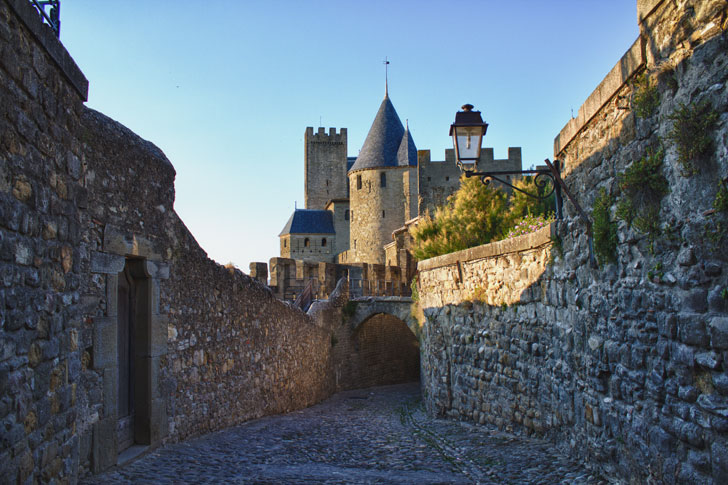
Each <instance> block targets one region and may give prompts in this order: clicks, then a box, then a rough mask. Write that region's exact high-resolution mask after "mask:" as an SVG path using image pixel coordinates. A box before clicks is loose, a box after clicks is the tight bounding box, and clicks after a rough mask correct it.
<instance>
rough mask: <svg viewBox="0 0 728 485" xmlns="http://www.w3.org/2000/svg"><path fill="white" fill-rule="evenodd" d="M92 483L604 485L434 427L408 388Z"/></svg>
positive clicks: (207, 439)
mask: <svg viewBox="0 0 728 485" xmlns="http://www.w3.org/2000/svg"><path fill="white" fill-rule="evenodd" d="M86 483H98V484H109V483H155V484H156V483H418V484H422V483H498V484H504V483H514V484H516V483H539V484H547V483H582V484H597V483H603V482H602V481H601V480H600V479H598V478H597V477H593V476H591V475H590V474H589V473H588V472H587V471H586V470H585V469H584V468H583V467H582V466H580V465H579V464H577V463H574V462H573V461H570V460H568V459H565V458H564V457H562V456H560V455H558V454H556V453H554V451H552V447H551V446H550V445H549V444H548V443H545V442H543V441H539V440H535V439H531V438H524V437H519V436H514V435H511V434H507V433H502V432H499V431H495V430H493V429H489V428H487V427H484V426H478V427H476V426H473V425H470V424H466V423H459V422H453V421H445V420H436V419H432V418H429V417H428V416H427V415H426V414H425V412H424V410H423V408H422V405H421V401H420V395H419V386H418V385H417V384H405V385H397V386H385V387H378V388H371V389H363V390H356V391H347V392H342V393H340V394H337V395H335V396H334V397H332V398H331V399H329V400H327V401H325V402H324V403H322V404H319V405H317V406H313V407H311V408H308V409H304V410H301V411H297V412H293V413H290V414H287V415H283V416H271V417H266V418H263V419H259V420H256V421H252V422H249V423H246V424H243V425H240V426H236V427H234V428H230V429H227V430H224V431H220V432H216V433H211V434H208V435H206V436H203V437H200V438H197V439H193V440H190V441H187V442H184V443H178V444H174V445H170V446H166V447H163V448H160V449H158V450H156V451H154V452H153V453H150V454H149V455H147V456H144V457H142V458H141V459H139V460H137V461H135V462H133V463H131V464H129V465H127V466H125V467H122V468H120V469H117V470H114V471H112V472H109V473H105V474H102V475H98V476H95V477H93V480H90V481H87V482H86Z"/></svg>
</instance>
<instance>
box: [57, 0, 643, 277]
mask: <svg viewBox="0 0 728 485" xmlns="http://www.w3.org/2000/svg"><path fill="white" fill-rule="evenodd" d="M61 22H62V28H61V40H62V41H63V43H64V44H65V46H66V48H67V49H68V51H69V52H70V53H71V55H72V56H73V58H74V59H75V60H76V63H77V64H78V65H79V67H80V68H81V70H82V71H83V72H84V73H85V75H86V77H87V78H88V79H89V81H90V88H89V101H88V106H90V107H92V108H94V109H97V110H99V111H101V112H103V113H104V114H106V115H108V116H110V117H112V118H114V119H116V120H118V121H120V122H121V123H123V124H124V125H126V126H127V127H129V128H130V129H132V130H133V131H135V132H136V133H137V134H139V135H140V136H142V137H143V138H146V139H148V140H150V141H152V142H153V143H155V144H156V145H158V146H159V147H160V148H161V149H162V150H163V151H164V152H165V154H166V155H167V157H168V158H169V159H170V160H171V161H172V163H173V164H174V166H175V168H176V170H177V179H176V192H177V199H176V202H175V209H176V210H177V213H178V214H179V215H180V217H181V218H182V220H183V221H184V222H185V224H186V225H187V227H188V228H189V229H190V230H191V231H192V233H193V234H194V236H195V237H196V238H197V241H198V242H199V243H200V244H201V245H202V247H203V248H204V249H205V250H206V251H207V252H208V254H209V255H210V257H211V258H213V259H215V260H216V261H218V262H220V263H227V262H233V263H235V264H236V265H238V266H239V267H240V268H241V269H242V270H243V271H245V272H247V271H248V263H249V262H250V261H265V262H267V261H268V259H269V258H271V257H273V256H278V237H277V236H278V233H279V232H280V230H281V229H282V228H283V226H284V224H285V223H286V221H287V220H288V217H289V216H290V215H291V213H292V211H293V208H294V201H298V205H299V207H303V134H304V131H305V128H306V126H319V120H322V125H323V126H325V127H337V128H341V127H346V128H348V131H349V155H351V156H354V155H356V154H357V153H358V151H359V149H360V148H361V145H362V143H363V142H364V138H365V137H366V134H367V131H368V129H369V126H370V124H371V122H372V121H373V119H374V115H375V113H376V111H377V108H378V107H379V104H380V102H381V101H382V98H383V96H384V66H383V64H382V61H383V60H384V58H385V56H387V57H388V58H389V60H390V61H391V64H390V66H389V94H390V98H391V99H392V102H393V104H394V106H395V108H396V109H397V112H398V113H399V115H400V118H402V120H403V121H404V120H405V119H408V120H409V126H410V130H411V132H412V135H413V138H414V140H415V144H416V145H417V148H418V149H420V150H422V149H430V150H432V159H433V160H442V159H443V158H444V150H445V148H446V147H450V146H451V141H450V139H449V138H448V128H449V125H450V123H452V121H453V120H454V116H455V112H456V111H457V110H458V108H459V107H460V106H461V105H462V104H464V103H472V104H473V105H475V107H476V109H480V110H481V111H482V112H483V115H484V119H485V120H486V121H487V122H488V123H490V126H489V128H488V134H487V137H486V140H485V142H484V145H485V146H489V147H494V148H495V156H496V157H497V158H504V157H506V156H507V148H508V147H509V146H521V147H522V148H523V157H524V166H526V167H527V166H530V165H535V164H539V163H541V162H542V161H543V159H544V158H547V157H548V158H552V156H553V139H554V137H555V135H556V134H557V133H558V132H559V131H560V130H561V128H562V127H563V126H564V124H565V123H566V122H567V121H568V120H569V117H570V116H571V112H572V111H571V110H572V109H573V111H574V113H576V112H577V110H578V108H579V106H580V105H581V104H582V102H583V101H584V100H585V99H586V97H587V96H588V95H589V94H590V93H591V91H592V90H593V89H594V88H595V87H596V86H597V84H598V83H599V82H600V81H601V80H602V78H603V77H604V76H605V75H606V73H607V72H608V71H609V70H610V69H611V68H612V66H614V64H615V63H616V62H617V61H618V60H619V58H620V57H621V56H622V54H624V52H626V50H627V49H628V48H629V46H630V45H631V44H632V42H633V41H634V40H635V39H636V38H637V35H638V28H637V14H636V0H608V1H605V0H511V1H503V0H480V1H476V0H471V1H457V0H449V1H445V0H442V1H430V0H417V1H411V0H401V1H398V0H389V1H379V0H357V1H353V0H329V1H326V2H323V1H307V0H288V1H283V0H266V1H262V0H261V1H247V0H239V1H234V0H197V1H192V0H176V1H174V2H173V1H171V0H169V1H167V0H117V1H111V0H103V1H100V0H64V1H63V2H62V3H61Z"/></svg>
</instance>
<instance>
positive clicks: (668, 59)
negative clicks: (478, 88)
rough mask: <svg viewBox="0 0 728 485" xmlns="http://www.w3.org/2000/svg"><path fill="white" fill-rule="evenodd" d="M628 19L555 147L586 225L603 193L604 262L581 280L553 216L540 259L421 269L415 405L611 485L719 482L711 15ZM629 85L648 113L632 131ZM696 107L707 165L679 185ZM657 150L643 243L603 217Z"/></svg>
mask: <svg viewBox="0 0 728 485" xmlns="http://www.w3.org/2000/svg"><path fill="white" fill-rule="evenodd" d="M646 3H650V5H649V6H645V5H644V4H646ZM639 7H640V9H639V11H640V12H641V17H640V19H641V21H642V22H641V24H640V30H641V37H640V39H638V41H637V42H636V43H635V44H634V45H633V46H632V48H630V49H629V50H628V52H627V54H625V56H624V58H623V59H621V60H620V62H618V63H617V65H616V66H615V67H614V69H612V71H611V72H610V74H609V75H608V76H607V78H605V80H604V81H603V82H602V83H601V84H600V86H599V87H598V88H597V90H595V92H594V93H593V94H592V95H591V96H590V97H589V99H588V100H587V101H586V102H585V104H584V106H582V108H581V109H580V110H579V116H578V117H577V118H576V119H575V120H572V121H570V122H569V124H567V126H566V127H565V128H564V129H563V130H562V132H561V133H560V134H559V136H558V137H557V138H556V140H555V156H556V157H557V158H558V159H559V160H561V161H562V162H563V166H564V175H565V180H566V183H567V185H568V187H569V188H570V191H571V192H572V193H573V194H574V196H575V197H576V199H577V201H578V202H579V203H580V205H581V206H582V207H584V208H585V209H586V210H587V212H588V213H590V215H591V212H592V207H593V204H594V200H595V199H596V198H597V197H598V196H599V194H600V193H601V191H602V189H604V191H605V193H606V194H607V196H612V197H613V199H612V200H613V203H612V206H611V215H610V217H611V220H612V221H613V223H615V224H616V229H617V237H618V240H617V249H616V261H615V262H614V263H608V264H603V265H602V266H601V267H599V268H593V267H591V265H590V264H589V244H588V237H587V235H586V232H587V230H586V227H585V225H584V223H583V221H582V220H581V219H580V218H579V217H578V216H577V213H576V210H575V209H574V206H573V205H572V204H571V203H569V202H568V201H567V202H565V203H564V209H565V220H564V221H562V222H559V223H557V224H556V234H557V235H558V238H554V239H553V240H551V238H550V237H549V238H547V237H546V234H545V233H544V234H541V235H540V236H539V235H534V237H535V238H538V237H541V238H542V239H541V241H542V243H543V245H541V246H537V245H534V244H530V245H528V246H527V247H524V248H522V249H520V250H518V251H517V253H513V252H512V251H513V250H514V249H515V247H514V248H510V249H509V248H507V247H501V248H498V247H496V246H490V247H488V248H476V249H475V250H471V251H473V253H472V254H467V253H461V254H458V253H456V254H454V255H450V256H448V257H447V258H443V259H442V260H440V261H439V262H438V261H426V262H424V263H422V264H421V266H420V271H421V272H420V276H419V281H420V289H419V293H420V298H421V302H422V306H423V310H424V314H425V317H426V321H425V325H424V327H423V333H422V343H421V345H422V352H423V357H422V358H423V364H422V369H423V383H424V385H425V391H426V402H427V406H428V407H429V409H430V410H431V411H432V412H436V413H441V414H444V415H447V416H450V417H454V418H458V419H467V420H473V421H476V422H483V423H484V422H488V423H493V424H495V425H498V426H500V427H503V428H510V429H514V430H521V431H523V432H526V433H534V434H538V435H542V436H546V437H549V438H551V439H553V440H554V442H555V443H556V444H557V445H558V446H561V447H563V448H564V449H565V450H567V451H569V452H570V453H572V454H573V455H574V456H575V457H576V458H578V459H580V460H582V461H584V462H585V463H587V464H589V465H591V466H593V467H595V468H598V469H600V470H601V471H602V472H604V473H605V474H607V475H611V476H613V477H617V478H620V479H622V480H625V481H631V482H635V483H645V482H648V481H654V482H657V483H676V482H680V483H692V482H695V483H725V482H726V481H728V440H727V439H726V432H727V431H728V420H727V413H728V385H727V384H728V377H727V376H728V360H727V359H728V352H727V350H728V343H727V340H726V338H727V336H728V298H727V297H726V295H727V294H728V293H727V290H726V288H728V271H727V268H726V255H727V254H728V236H727V235H726V232H725V229H724V228H725V227H728V226H727V225H728V214H726V213H725V211H720V210H716V209H715V208H714V201H715V199H716V193H717V191H718V187H719V184H720V183H721V180H723V181H725V180H726V178H727V177H726V176H727V175H728V139H727V138H726V132H727V131H728V126H727V124H728V114H727V111H728V88H727V86H726V81H728V69H726V67H725V66H726V63H727V62H728V55H727V54H726V52H728V49H726V47H727V45H728V44H727V43H726V42H727V41H726V37H725V34H724V33H723V32H724V31H725V28H726V18H727V16H726V14H727V12H726V10H725V2H709V1H708V2H691V1H687V2H668V1H663V2H660V1H652V2H639ZM643 72H646V73H647V75H648V76H650V79H652V80H653V81H652V82H653V83H654V85H655V86H656V89H657V91H656V92H657V93H658V100H659V105H658V106H657V109H656V111H655V112H654V114H651V115H649V114H648V115H644V116H643V117H638V116H637V115H636V114H635V108H636V106H637V103H638V102H639V100H638V98H637V97H635V95H634V91H635V89H636V88H635V87H634V81H635V79H636V76H639V75H641V74H642V73H643ZM704 100H706V101H704ZM700 102H708V103H710V105H711V106H712V107H713V109H714V110H715V111H716V112H717V114H718V118H717V121H716V124H715V126H714V128H713V129H712V141H713V146H712V150H711V152H710V154H709V155H708V156H707V157H704V158H703V159H702V161H700V162H697V163H700V165H699V167H700V169H699V171H698V173H697V174H695V175H692V176H687V174H686V173H685V171H684V168H683V167H682V166H681V164H680V163H679V162H678V160H677V158H678V151H677V148H676V146H675V144H674V143H673V142H672V141H671V140H670V138H669V136H668V134H669V132H670V130H671V129H672V127H673V123H674V120H673V119H672V118H671V116H672V115H673V114H674V113H675V112H676V110H678V109H680V108H681V106H682V105H687V106H691V105H695V104H697V103H700ZM660 146H661V147H662V148H663V149H664V161H663V164H662V167H661V168H660V169H659V170H660V171H661V173H662V174H663V175H664V176H665V178H666V180H667V182H668V185H669V189H670V192H669V193H668V194H667V195H666V196H665V197H664V198H663V199H662V201H661V203H660V206H659V211H658V213H657V215H656V216H655V217H654V219H655V220H657V226H658V234H657V235H656V236H654V237H651V236H650V235H649V234H647V233H643V232H641V231H639V230H637V229H635V228H634V227H630V225H629V224H627V222H625V221H624V220H621V219H617V217H616V210H617V202H618V200H620V198H621V197H623V194H622V193H621V192H620V190H619V184H618V180H619V178H618V174H619V173H622V172H624V170H625V169H627V168H628V167H630V166H633V164H634V163H635V162H637V161H639V160H640V159H642V158H643V157H644V156H645V155H649V153H650V152H649V151H648V148H649V149H651V150H653V151H652V153H654V152H656V151H657V150H659V147H660ZM544 231H546V230H544ZM504 244H505V243H504ZM513 244H515V243H513ZM539 248H541V249H539ZM486 253H490V254H489V255H487V256H486V257H483V255H484V254H486ZM547 253H550V254H549V256H548V257H547ZM548 259H551V263H548ZM519 260H520V261H519ZM539 273H540V274H539ZM534 277H535V279H534ZM524 279H525V281H524ZM524 283H525V285H524Z"/></svg>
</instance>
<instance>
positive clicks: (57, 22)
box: [30, 0, 61, 37]
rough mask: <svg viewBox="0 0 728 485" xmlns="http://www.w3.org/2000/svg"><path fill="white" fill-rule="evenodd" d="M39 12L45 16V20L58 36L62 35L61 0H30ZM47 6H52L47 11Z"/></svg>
mask: <svg viewBox="0 0 728 485" xmlns="http://www.w3.org/2000/svg"><path fill="white" fill-rule="evenodd" d="M30 2H31V3H32V4H33V6H34V7H35V9H36V10H38V13H40V15H41V16H42V17H43V20H45V22H46V23H47V24H48V25H50V27H51V28H52V29H53V31H54V32H55V33H56V37H60V35H61V14H60V11H61V0H30ZM46 7H50V10H49V11H48V12H46Z"/></svg>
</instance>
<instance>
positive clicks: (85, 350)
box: [0, 0, 406, 483]
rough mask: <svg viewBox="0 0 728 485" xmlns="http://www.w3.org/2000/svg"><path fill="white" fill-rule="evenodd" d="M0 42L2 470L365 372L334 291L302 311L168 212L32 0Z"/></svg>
mask: <svg viewBox="0 0 728 485" xmlns="http://www.w3.org/2000/svg"><path fill="white" fill-rule="evenodd" d="M0 39H1V41H2V44H1V47H0V48H1V52H2V55H0V100H1V102H0V214H2V217H0V275H1V277H0V321H2V322H3V323H2V326H1V327H0V390H1V391H2V392H1V393H0V420H1V421H2V440H1V441H0V442H1V443H2V447H1V448H0V469H2V478H3V480H2V481H8V482H19V483H25V482H28V481H31V482H32V481H36V482H53V481H67V482H75V481H77V479H78V478H79V477H80V476H83V475H85V474H88V473H91V472H98V471H100V470H104V469H106V468H108V467H110V466H113V465H115V464H117V460H118V459H119V457H120V456H121V455H120V453H121V451H122V450H123V449H124V448H126V447H127V446H129V445H138V446H139V449H144V448H145V447H154V446H157V445H159V444H160V443H162V442H165V441H177V440H180V439H183V438H186V437H190V436H194V435H198V434H201V433H204V432H207V431H211V430H215V429H220V428H223V427H226V426H229V425H232V424H235V423H239V422H242V421H244V420H248V419H251V418H255V417H259V416H263V415H265V414H272V413H280V412H285V411H290V410H293V409H297V408H301V407H304V406H309V405H311V404H313V403H315V402H317V401H320V400H321V399H323V398H325V397H327V396H328V395H329V394H330V393H332V392H334V391H335V390H336V389H337V388H339V389H340V388H344V387H348V386H355V385H356V384H357V382H363V381H361V380H357V379H355V378H350V374H349V373H347V371H345V370H341V369H340V367H341V362H339V363H337V361H336V359H339V360H341V359H345V358H346V355H344V354H343V353H342V352H343V351H342V350H339V349H341V348H343V346H339V347H338V348H336V346H334V345H333V343H332V340H333V339H332V332H333V331H334V330H333V329H332V328H329V327H327V325H329V324H330V323H331V322H336V324H337V325H336V331H337V332H341V336H340V337H338V338H339V339H340V340H342V341H344V340H346V339H349V341H351V342H358V343H357V345H359V344H361V345H363V347H361V346H360V349H361V351H362V352H370V353H371V350H372V349H371V348H370V347H369V346H368V344H367V342H369V343H370V342H373V341H374V340H376V339H374V340H372V338H369V340H366V339H365V340H361V339H359V337H358V336H357V335H358V334H355V333H351V332H349V333H347V331H349V330H348V327H346V326H342V325H340V322H341V321H342V316H341V305H343V303H342V302H339V303H338V305H339V306H338V307H337V306H336V305H333V304H330V305H328V306H324V309H323V310H322V311H324V313H325V314H326V315H328V319H326V320H325V319H322V318H319V317H316V316H310V315H307V314H305V313H303V312H302V311H300V310H299V309H297V308H294V307H293V306H291V305H290V304H288V303H286V302H283V301H281V300H279V299H278V298H276V297H275V295H274V294H273V293H272V292H271V290H270V289H269V288H268V287H267V286H265V285H263V284H261V283H259V282H257V281H255V279H254V278H251V277H249V276H246V275H244V274H243V273H241V272H240V271H237V270H235V269H231V268H225V267H222V266H220V265H218V264H216V263H215V262H213V261H212V260H210V259H208V258H207V255H206V254H205V252H204V251H203V250H202V249H201V248H200V246H199V245H198V244H197V242H196V241H195V239H194V237H193V236H192V235H191V234H190V233H189V231H188V230H187V228H186V227H185V225H184V224H183V222H182V221H181V220H180V219H179V217H178V216H177V214H176V213H175V212H174V209H173V202H174V177H175V171H174V168H173V167H172V164H171V163H170V162H169V160H167V158H166V157H165V156H164V154H163V153H162V152H161V151H160V150H159V149H158V148H157V147H155V146H154V145H153V144H151V143H149V142H147V141H145V140H142V139H141V138H139V137H138V136H137V135H135V134H134V133H132V132H131V131H129V130H128V129H127V128H125V127H124V126H122V125H120V124H119V123H116V122H115V121H113V120H111V119H109V118H107V117H106V116H104V115H102V114H100V113H97V112H95V111H93V110H91V109H88V108H86V107H84V105H83V102H84V100H85V99H86V90H87V82H86V80H85V78H84V77H83V74H82V73H81V71H80V70H79V69H78V67H76V65H75V64H74V63H73V60H72V59H71V57H70V56H69V55H68V53H67V52H66V51H65V49H64V48H63V46H62V45H61V44H60V42H59V41H58V40H57V38H56V37H55V36H54V35H53V33H51V32H50V29H49V28H48V27H47V26H45V25H43V24H42V23H41V21H40V19H39V16H38V14H37V12H36V11H35V10H34V9H33V7H31V5H30V3H29V2H27V1H26V0H0ZM324 272H325V271H324ZM331 281H333V279H329V280H326V281H325V285H324V286H325V287H326V291H327V292H328V291H330V290H329V288H332V287H331V285H330V282H331ZM337 301H338V300H337ZM320 306H321V305H320V304H319V307H320ZM320 311H321V310H320ZM390 323H391V322H390ZM400 323H401V322H400ZM381 327H382V326H381V325H379V326H377V327H376V328H378V329H380V330H381ZM385 327H386V325H385ZM366 328H369V327H366ZM405 328H406V326H405ZM393 331H397V330H396V329H395V330H393ZM370 333H371V332H370ZM375 333H376V332H375ZM386 333H387V331H386V329H385V331H384V334H382V335H385V334H386ZM370 337H371V336H370ZM352 339H353V340H352ZM357 339H358V340H357ZM335 348H336V351H337V352H338V353H337V357H336V358H334V356H333V353H332V349H335ZM352 348H353V344H352ZM355 350H356V349H355ZM390 352H391V351H390ZM373 355H375V358H374V360H376V351H375V352H374V354H373ZM378 376H379V377H380V378H382V379H396V378H398V376H397V375H395V374H392V373H390V374H389V375H385V374H378ZM375 381H376V379H375ZM366 382H371V381H370V380H367V381H366ZM376 382H379V383H383V382H384V381H376Z"/></svg>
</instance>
